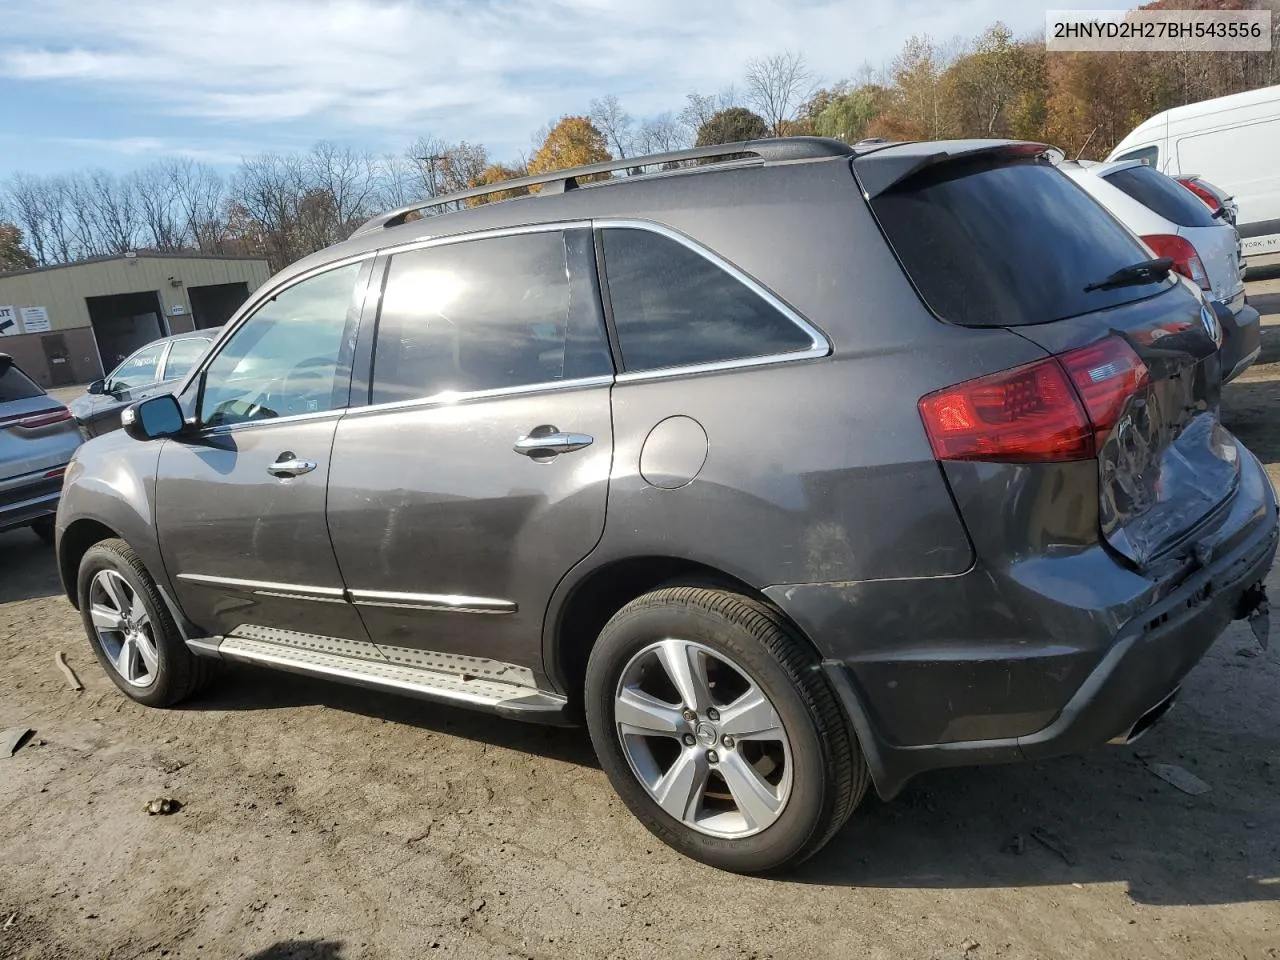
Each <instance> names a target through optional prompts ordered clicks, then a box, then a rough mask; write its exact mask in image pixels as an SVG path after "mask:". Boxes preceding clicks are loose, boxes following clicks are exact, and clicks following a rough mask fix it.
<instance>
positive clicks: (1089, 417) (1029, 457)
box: [920, 337, 1149, 463]
mask: <svg viewBox="0 0 1280 960" xmlns="http://www.w3.org/2000/svg"><path fill="white" fill-rule="evenodd" d="M1148 376H1149V375H1148V372H1147V368H1146V366H1145V365H1144V364H1143V362H1142V360H1141V359H1140V358H1139V357H1138V355H1137V354H1136V353H1134V352H1133V350H1132V348H1130V346H1129V345H1128V344H1127V343H1125V342H1124V341H1123V340H1121V339H1120V338H1119V337H1108V338H1107V339H1106V340H1102V341H1099V342H1098V343H1095V344H1091V345H1090V346H1087V347H1081V348H1080V349H1078V350H1072V351H1070V352H1069V353H1064V354H1062V355H1061V356H1058V357H1050V358H1049V359H1046V360H1041V361H1039V362H1037V363H1032V364H1028V365H1027V366H1024V367H1015V368H1014V369H1012V370H1003V371H1001V372H1000V373H995V374H991V375H990V376H986V377H980V378H979V379H977V380H969V381H966V382H965V383H960V384H956V385H955V386H954V387H948V388H946V389H945V390H939V391H938V392H937V393H931V394H929V395H928V396H926V397H922V398H921V400H920V417H921V419H922V420H923V421H924V428H925V432H926V433H927V434H928V436H929V444H930V445H931V446H932V447H933V455H934V456H935V457H937V458H938V459H939V460H987V461H995V462H1000V463H1051V462H1060V461H1066V460H1088V459H1090V458H1092V457H1094V456H1095V455H1096V452H1097V449H1098V447H1100V446H1101V445H1102V443H1103V442H1104V441H1105V440H1106V438H1107V435H1108V434H1109V433H1110V431H1111V429H1112V428H1113V427H1114V426H1115V425H1116V421H1117V420H1118V419H1119V417H1120V412H1121V411H1122V410H1123V408H1124V403H1125V401H1126V400H1127V399H1128V398H1129V396H1130V395H1131V394H1132V393H1133V392H1134V391H1135V390H1137V389H1139V388H1140V387H1141V386H1143V385H1144V384H1145V383H1146V382H1147V379H1148Z"/></svg>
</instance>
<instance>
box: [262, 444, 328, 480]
mask: <svg viewBox="0 0 1280 960" xmlns="http://www.w3.org/2000/svg"><path fill="white" fill-rule="evenodd" d="M315 468H316V462H315V461H314V460H299V459H298V458H297V457H296V456H294V455H293V454H292V453H290V452H289V451H287V450H286V451H285V452H284V453H282V454H280V456H278V457H277V458H276V462H275V463H273V464H271V466H269V467H267V473H269V474H271V475H272V476H273V477H297V476H301V475H302V474H304V473H310V472H311V471H312V470H314V469H315Z"/></svg>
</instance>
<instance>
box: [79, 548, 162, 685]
mask: <svg viewBox="0 0 1280 960" xmlns="http://www.w3.org/2000/svg"><path fill="white" fill-rule="evenodd" d="M89 617H90V619H91V620H92V621H93V631H94V633H95V634H96V636H97V640H98V645H99V646H100V647H101V648H102V652H103V654H104V655H105V656H106V658H107V661H108V662H109V663H110V664H111V666H112V668H113V669H114V670H115V671H116V673H118V674H119V675H120V676H121V677H122V678H123V679H124V681H125V683H128V684H129V685H130V686H134V687H146V686H150V685H151V684H152V683H154V682H155V679H156V674H157V672H158V670H159V657H158V655H157V653H156V641H155V634H154V633H153V628H152V624H151V615H150V614H148V613H147V608H146V606H145V605H144V604H143V602H142V597H141V596H140V595H139V593H138V591H137V590H135V589H134V588H133V587H132V586H131V585H130V584H129V581H128V580H126V579H125V578H124V577H122V576H121V575H120V574H119V573H117V572H116V571H114V570H100V571H98V572H97V573H96V574H95V575H94V577H93V580H92V581H91V582H90V584H89Z"/></svg>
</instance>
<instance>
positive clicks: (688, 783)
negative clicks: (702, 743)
mask: <svg viewBox="0 0 1280 960" xmlns="http://www.w3.org/2000/svg"><path fill="white" fill-rule="evenodd" d="M707 772H708V764H707V758H706V754H705V753H704V752H703V750H701V749H700V748H698V747H693V748H690V749H688V750H681V751H680V756H678V757H677V758H676V762H675V763H673V764H672V765H671V769H670V770H668V771H667V772H666V773H664V774H663V775H662V779H660V780H659V781H658V782H657V783H656V784H654V787H653V797H654V799H655V800H657V801H658V805H659V806H661V807H662V809H663V810H665V811H667V813H669V814H670V815H671V816H673V817H675V818H676V819H677V820H685V821H690V820H694V819H696V818H697V815H698V808H699V807H701V806H702V795H703V793H704V792H705V791H706V789H707Z"/></svg>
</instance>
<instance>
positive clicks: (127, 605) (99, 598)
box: [76, 539, 216, 707]
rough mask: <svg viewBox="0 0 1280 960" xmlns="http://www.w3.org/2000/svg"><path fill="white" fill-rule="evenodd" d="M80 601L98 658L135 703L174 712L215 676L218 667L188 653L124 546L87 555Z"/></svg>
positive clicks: (103, 545) (110, 543) (108, 545)
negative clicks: (177, 706)
mask: <svg viewBox="0 0 1280 960" xmlns="http://www.w3.org/2000/svg"><path fill="white" fill-rule="evenodd" d="M76 595H77V596H78V597H79V600H80V616H81V619H82V620H83V621H84V629H85V633H86V634H87V635H88V638H89V646H90V647H91V648H92V649H93V653H94V656H96V657H97V658H98V662H99V663H100V664H102V668H103V669H104V670H105V671H106V672H107V676H108V677H110V678H111V680H112V682H113V683H115V685H116V686H117V687H119V688H120V690H121V691H122V692H123V693H125V694H127V695H128V696H129V697H130V698H132V699H134V700H137V701H138V702H139V703H142V704H145V705H147V706H149V707H168V706H172V705H173V704H175V703H179V702H180V701H182V700H185V699H187V698H188V697H190V696H191V695H192V694H194V693H195V692H196V691H197V690H199V689H200V688H201V687H203V686H204V685H205V683H207V682H208V680H209V678H210V677H211V676H212V674H213V668H214V667H215V666H216V664H215V663H214V662H213V661H209V660H205V659H202V658H200V657H197V656H195V655H194V654H193V653H192V652H191V651H190V650H188V649H187V645H186V643H185V642H184V640H183V639H182V634H181V633H180V632H179V631H178V628H177V626H176V625H175V624H174V622H173V617H172V616H171V615H170V613H169V608H168V606H167V605H166V604H165V602H164V599H163V598H162V597H161V596H160V591H159V590H158V589H157V587H156V584H155V581H154V580H153V579H152V578H151V574H149V573H148V572H147V568H146V567H145V566H144V565H143V563H142V560H141V559H140V558H139V557H138V555H137V554H136V553H134V552H133V548H132V547H130V546H129V544H128V543H126V542H125V541H124V540H119V539H111V540H103V541H101V542H99V543H95V544H94V545H93V546H92V547H90V548H89V549H88V550H87V551H86V552H85V555H84V557H83V559H82V560H81V561H80V572H79V576H78V577H77V580H76Z"/></svg>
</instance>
